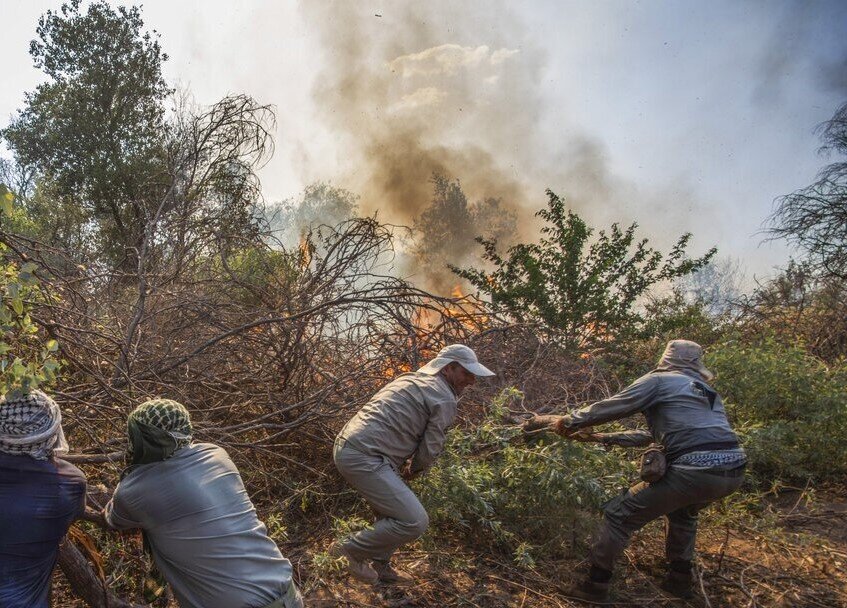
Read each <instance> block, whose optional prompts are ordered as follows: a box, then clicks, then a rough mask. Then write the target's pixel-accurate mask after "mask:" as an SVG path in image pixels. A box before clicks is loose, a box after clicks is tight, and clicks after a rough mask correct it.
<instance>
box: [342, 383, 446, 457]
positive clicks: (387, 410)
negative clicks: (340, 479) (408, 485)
mask: <svg viewBox="0 0 847 608" xmlns="http://www.w3.org/2000/svg"><path fill="white" fill-rule="evenodd" d="M457 405H458V403H457V399H456V395H455V394H454V393H453V389H451V388H450V385H449V384H447V381H446V380H445V379H444V378H443V377H442V376H440V375H434V376H433V375H429V374H423V373H420V372H411V373H407V374H403V375H401V376H398V377H397V378H395V379H394V380H393V381H391V382H389V383H388V384H387V385H386V386H385V387H383V388H382V390H380V391H379V392H378V393H377V394H376V395H374V396H373V397H372V398H371V400H370V401H369V402H368V403H367V405H365V406H364V407H362V409H360V410H359V412H358V413H357V414H356V415H355V416H353V418H351V419H350V421H349V422H348V423H347V424H346V425H345V427H344V428H343V429H342V430H341V432H340V433H339V435H338V436H339V437H341V438H342V439H344V440H346V441H347V442H348V443H349V444H350V445H351V446H352V447H354V448H355V449H357V450H359V451H360V452H362V453H364V454H372V455H375V456H383V457H385V458H388V460H389V461H390V462H391V464H392V466H394V468H395V469H397V470H400V468H401V467H402V466H403V463H404V462H405V461H406V460H407V459H409V458H411V459H412V472H413V473H417V472H419V471H423V470H425V469H427V468H429V467H430V466H431V465H432V463H433V461H434V460H435V459H436V458H437V457H438V455H439V454H441V451H442V450H443V449H444V441H445V439H446V431H447V428H448V427H450V426H451V425H452V424H453V422H454V421H455V419H456V407H457Z"/></svg>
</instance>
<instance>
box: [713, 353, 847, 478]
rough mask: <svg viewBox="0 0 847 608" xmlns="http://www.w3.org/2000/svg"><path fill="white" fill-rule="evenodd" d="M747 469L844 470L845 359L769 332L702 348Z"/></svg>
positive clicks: (792, 473)
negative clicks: (831, 358)
mask: <svg viewBox="0 0 847 608" xmlns="http://www.w3.org/2000/svg"><path fill="white" fill-rule="evenodd" d="M707 363H708V365H709V366H710V368H711V369H712V370H713V371H714V372H715V373H716V374H717V381H716V386H717V388H718V390H719V391H720V392H721V395H722V396H723V398H724V400H725V402H726V403H727V407H728V409H729V411H730V414H731V416H732V417H733V419H734V421H735V423H736V425H737V430H738V431H739V432H740V434H741V435H742V437H743V440H744V446H745V448H746V450H747V452H748V454H749V456H750V459H751V462H752V465H753V467H754V468H755V469H756V470H757V471H759V472H760V473H762V474H764V475H768V476H777V477H781V478H785V479H792V478H803V477H808V476H813V477H817V478H823V477H833V476H837V475H843V474H844V473H847V443H845V442H844V437H845V436H847V363H845V361H844V360H840V361H837V362H835V363H833V364H831V365H827V364H825V363H824V362H823V361H822V360H820V359H818V358H816V357H814V356H812V355H809V354H808V352H807V351H806V350H805V349H804V348H803V347H802V345H794V346H787V345H784V344H780V343H779V342H777V341H776V340H774V339H773V338H766V339H762V340H761V341H759V342H758V343H752V344H750V343H744V342H740V341H726V342H724V343H722V344H719V345H717V346H715V347H713V348H712V349H710V351H709V352H708V359H707Z"/></svg>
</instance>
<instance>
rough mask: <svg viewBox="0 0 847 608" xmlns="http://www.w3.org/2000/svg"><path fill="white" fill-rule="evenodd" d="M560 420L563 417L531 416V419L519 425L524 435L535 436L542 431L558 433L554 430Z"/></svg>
mask: <svg viewBox="0 0 847 608" xmlns="http://www.w3.org/2000/svg"><path fill="white" fill-rule="evenodd" d="M562 418H564V416H552V415H544V416H538V415H533V417H532V418H530V419H529V420H527V421H526V422H524V423H523V424H522V425H521V430H522V431H523V432H524V433H526V434H536V433H541V432H543V431H553V432H558V431H557V430H556V428H557V425H558V424H559V421H560V420H561V419H562Z"/></svg>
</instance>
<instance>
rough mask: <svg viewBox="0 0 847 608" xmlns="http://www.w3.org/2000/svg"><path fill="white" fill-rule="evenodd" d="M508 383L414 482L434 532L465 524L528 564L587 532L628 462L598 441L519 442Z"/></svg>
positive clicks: (616, 487)
mask: <svg viewBox="0 0 847 608" xmlns="http://www.w3.org/2000/svg"><path fill="white" fill-rule="evenodd" d="M516 393H517V391H516V390H515V389H507V391H504V393H502V394H501V395H500V396H499V397H498V398H497V399H495V400H494V401H493V403H492V405H491V408H490V411H489V414H488V416H487V417H486V419H485V420H483V421H482V422H481V423H480V424H479V425H477V426H476V427H474V428H472V429H462V428H455V429H453V430H452V431H451V432H450V433H449V435H448V444H447V446H446V449H445V452H444V454H442V456H441V458H440V459H439V461H438V464H437V465H436V466H435V467H434V468H433V469H432V471H430V472H429V473H428V474H427V475H426V476H425V477H424V478H423V479H421V480H420V481H419V482H417V483H416V486H417V489H418V491H419V494H420V496H421V500H422V502H423V503H424V506H425V507H426V508H427V511H428V512H429V515H430V519H431V521H432V523H433V527H434V528H435V529H436V533H439V532H441V533H455V532H456V531H457V530H458V531H464V532H467V533H469V534H472V535H474V536H475V538H476V540H479V541H482V542H488V543H491V544H493V545H497V546H499V547H501V548H503V549H506V550H508V551H510V552H511V553H512V556H513V559H514V561H515V562H516V563H517V564H519V565H523V566H527V567H531V566H532V564H533V563H534V561H535V559H536V558H538V557H541V556H543V555H551V554H557V553H563V552H566V551H567V550H568V549H569V548H571V547H572V545H573V543H574V541H575V539H577V538H582V537H584V536H585V535H584V534H583V532H585V531H587V527H586V523H588V522H589V521H591V522H593V518H594V517H595V516H596V514H597V509H598V507H599V505H600V504H601V503H602V502H603V501H604V500H605V499H606V498H608V496H609V495H610V493H611V491H612V490H613V489H614V490H615V491H617V490H619V489H620V487H621V486H622V485H624V487H625V480H626V474H627V466H626V463H625V462H622V460H621V459H620V457H619V455H614V454H611V453H607V452H606V451H605V450H603V449H602V448H600V447H599V446H597V445H586V444H579V443H573V442H569V441H565V440H560V439H557V438H553V437H543V438H540V439H537V440H532V441H529V442H528V441H526V440H525V439H524V438H523V437H521V431H520V429H519V428H517V427H515V426H514V425H510V424H504V423H503V422H502V420H503V414H504V412H505V408H504V403H505V401H506V400H508V399H510V398H512V397H513V396H514V395H515V394H516Z"/></svg>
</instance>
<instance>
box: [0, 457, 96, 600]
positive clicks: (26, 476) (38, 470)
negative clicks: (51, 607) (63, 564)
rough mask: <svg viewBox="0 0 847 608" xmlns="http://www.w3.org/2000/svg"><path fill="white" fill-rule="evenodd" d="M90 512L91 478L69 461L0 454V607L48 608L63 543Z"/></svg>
mask: <svg viewBox="0 0 847 608" xmlns="http://www.w3.org/2000/svg"><path fill="white" fill-rule="evenodd" d="M84 511H85V475H83V473H82V471H80V470H79V469H78V468H76V467H75V466H73V465H72V464H70V463H68V462H65V461H64V460H58V459H50V460H35V459H34V458H31V457H29V456H26V455H12V454H5V453H3V452H0V606H2V608H47V606H48V602H49V593H50V577H51V575H52V573H53V567H54V566H55V565H56V557H57V555H58V553H59V543H60V542H61V540H62V537H64V536H65V534H66V533H67V531H68V528H69V527H70V525H71V524H72V523H73V521H74V520H75V519H77V518H78V517H79V516H80V515H82V513H83V512H84Z"/></svg>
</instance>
